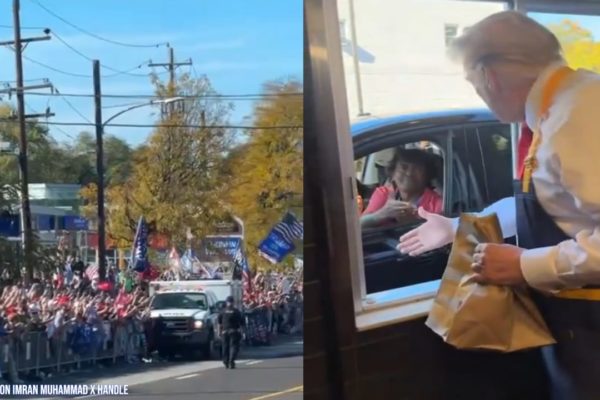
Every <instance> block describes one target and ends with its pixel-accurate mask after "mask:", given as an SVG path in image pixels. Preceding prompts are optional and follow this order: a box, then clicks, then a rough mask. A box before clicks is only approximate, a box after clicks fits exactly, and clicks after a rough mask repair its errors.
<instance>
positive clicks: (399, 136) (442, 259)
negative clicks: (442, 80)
mask: <svg viewBox="0 0 600 400" xmlns="http://www.w3.org/2000/svg"><path fill="white" fill-rule="evenodd" d="M361 136H364V137H366V138H362V137H357V138H356V139H355V146H354V154H355V158H356V160H362V159H364V160H365V162H364V164H365V165H364V166H363V167H364V168H369V161H368V159H369V158H371V157H373V155H374V154H377V153H378V152H381V151H382V150H385V149H392V148H395V147H398V146H402V145H406V144H414V143H422V142H431V143H433V144H435V145H436V146H437V148H439V149H441V150H442V152H443V154H449V153H451V150H449V148H448V146H449V145H450V143H451V142H450V140H449V139H450V131H449V130H448V129H447V128H445V127H434V128H431V127H430V128H429V129H426V130H414V129H407V130H398V129H397V128H395V127H394V126H390V128H389V130H386V129H381V128H379V130H378V132H377V133H376V134H370V133H369V132H366V133H364V134H363V135H361ZM372 164H373V160H371V164H370V165H371V166H372ZM442 169H443V170H447V168H445V167H443V168H442ZM360 176H363V177H364V176H365V174H364V173H360V172H359V173H358V174H357V185H359V186H360V185H362V186H363V187H369V186H371V191H372V185H363V183H362V182H361V181H360ZM439 179H441V180H442V181H444V182H443V185H442V186H443V187H445V188H447V189H445V192H448V193H450V192H451V190H448V188H451V187H452V184H451V183H450V182H451V179H452V178H451V177H450V176H448V175H447V174H446V173H444V172H443V171H440V175H439ZM369 183H372V182H369ZM363 193H364V192H363ZM446 202H452V200H451V199H446ZM445 208H447V207H445ZM422 222H423V221H422V220H418V219H417V220H413V221H407V223H401V224H395V225H391V226H383V227H378V228H374V229H363V230H362V243H363V254H364V264H365V283H366V290H367V294H370V293H376V292H382V291H386V290H391V289H396V288H400V287H406V286H410V285H414V284H418V283H423V282H429V281H433V280H436V279H439V278H440V276H441V274H442V272H443V270H444V268H445V265H446V261H447V259H448V255H449V249H448V248H447V247H445V248H442V249H438V250H435V251H432V252H429V253H426V254H423V255H421V256H419V257H410V256H408V255H405V254H401V253H400V252H399V251H398V250H397V249H396V246H397V245H398V239H399V237H400V236H401V235H403V234H405V233H407V232H409V231H410V230H412V229H414V228H416V227H418V226H419V225H420V224H421V223H422Z"/></svg>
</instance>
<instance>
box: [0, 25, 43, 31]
mask: <svg viewBox="0 0 600 400" xmlns="http://www.w3.org/2000/svg"><path fill="white" fill-rule="evenodd" d="M0 28H7V29H14V28H15V27H14V26H12V25H0ZM21 29H28V30H29V29H31V30H38V29H41V30H44V29H46V27H45V26H22V27H21Z"/></svg>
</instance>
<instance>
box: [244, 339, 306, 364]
mask: <svg viewBox="0 0 600 400" xmlns="http://www.w3.org/2000/svg"><path fill="white" fill-rule="evenodd" d="M303 354H304V337H303V336H302V335H298V334H296V335H279V336H277V337H276V338H275V339H273V341H272V344H271V345H270V346H243V347H242V348H241V349H240V354H239V356H238V358H240V359H246V358H252V359H258V360H260V359H266V358H282V357H293V356H301V355H303Z"/></svg>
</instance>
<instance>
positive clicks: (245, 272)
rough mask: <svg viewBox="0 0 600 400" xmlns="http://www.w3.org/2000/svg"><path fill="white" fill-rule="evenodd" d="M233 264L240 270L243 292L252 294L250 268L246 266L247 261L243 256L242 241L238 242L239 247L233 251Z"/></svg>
mask: <svg viewBox="0 0 600 400" xmlns="http://www.w3.org/2000/svg"><path fill="white" fill-rule="evenodd" d="M233 262H234V263H235V265H236V267H237V268H239V269H241V270H242V282H243V285H244V292H245V293H252V292H253V289H252V272H251V271H250V266H249V265H248V259H247V258H246V256H245V255H244V250H243V248H242V241H240V242H239V245H238V246H237V248H236V249H235V253H234V254H233Z"/></svg>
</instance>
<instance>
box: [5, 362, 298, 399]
mask: <svg viewBox="0 0 600 400" xmlns="http://www.w3.org/2000/svg"><path fill="white" fill-rule="evenodd" d="M302 363H303V360H302V356H293V357H283V358H265V359H241V360H239V361H238V363H237V368H236V369H235V370H228V369H225V368H224V367H223V364H222V363H221V362H220V361H198V362H183V361H180V362H168V363H156V364H145V365H143V364H142V365H133V366H128V365H117V366H112V367H110V368H103V369H98V368H93V369H88V370H83V371H80V372H78V373H75V374H72V375H67V376H64V375H63V376H58V377H54V378H51V379H48V380H46V381H44V382H43V385H50V384H59V385H60V384H62V385H65V384H67V385H127V389H128V396H127V398H128V399H131V400H142V399H150V400H153V399H155V400H162V399H168V400H192V399H193V400H204V399H211V400H213V399H214V400H267V399H268V400H271V399H272V400H300V399H302V396H303V391H302V380H303V368H302ZM0 397H1V398H20V399H24V398H37V399H40V398H43V396H35V397H28V396H5V395H2V396H0ZM64 398H65V397H63V399H64ZM71 398H79V399H82V398H85V399H93V400H99V399H115V398H117V397H114V396H113V397H109V396H85V397H71ZM121 398H124V397H121Z"/></svg>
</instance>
